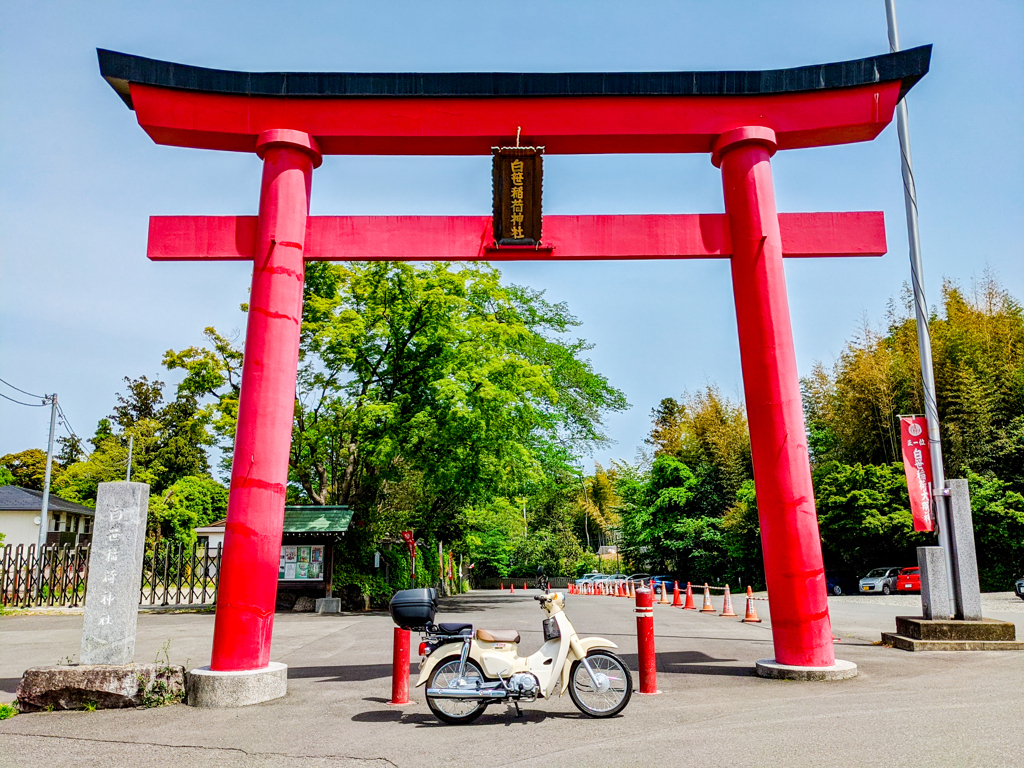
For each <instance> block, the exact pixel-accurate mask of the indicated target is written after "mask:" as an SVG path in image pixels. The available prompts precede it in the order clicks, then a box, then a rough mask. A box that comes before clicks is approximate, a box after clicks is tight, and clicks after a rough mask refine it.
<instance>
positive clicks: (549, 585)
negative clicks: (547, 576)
mask: <svg viewBox="0 0 1024 768" xmlns="http://www.w3.org/2000/svg"><path fill="white" fill-rule="evenodd" d="M550 591H551V582H550V581H549V582H548V592H550Z"/></svg>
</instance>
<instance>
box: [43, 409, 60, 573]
mask: <svg viewBox="0 0 1024 768" xmlns="http://www.w3.org/2000/svg"><path fill="white" fill-rule="evenodd" d="M47 400H49V401H50V442H49V445H48V446H47V448H46V477H45V478H44V480H43V508H42V511H41V512H40V513H39V554H40V555H42V553H43V547H45V546H46V534H47V533H48V532H49V527H50V521H49V517H50V515H49V512H50V473H51V469H52V467H53V430H54V427H55V426H56V425H57V393H56V392H54V393H53V394H52V395H50V396H49V397H47V398H45V399H44V400H43V402H46V401H47Z"/></svg>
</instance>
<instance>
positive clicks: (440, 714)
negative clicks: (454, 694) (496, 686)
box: [426, 656, 586, 725]
mask: <svg viewBox="0 0 1024 768" xmlns="http://www.w3.org/2000/svg"><path fill="white" fill-rule="evenodd" d="M585 671H586V670H584V672H585ZM462 676H463V678H464V679H466V680H468V681H470V682H472V683H476V684H477V685H482V684H483V683H484V675H483V673H482V672H481V671H480V667H478V666H477V665H476V662H474V661H472V660H471V659H466V668H465V670H464V671H463V675H462ZM458 679H459V657H458V656H452V657H450V658H447V659H444V660H443V661H442V662H441V663H440V664H438V665H437V667H436V668H435V669H434V673H433V674H432V675H431V676H430V680H428V681H427V687H428V688H452V687H453V686H454V684H455V681H456V680H458ZM426 699H427V706H428V707H430V711H431V712H433V713H434V714H435V715H436V716H437V719H438V720H440V721H441V722H443V723H448V724H449V725H465V724H467V723H472V722H473V721H474V720H476V719H477V718H478V717H480V715H482V714H483V713H484V710H485V709H486V708H487V703H486V702H483V701H473V700H466V699H461V700H460V699H435V698H432V697H430V696H427V697H426Z"/></svg>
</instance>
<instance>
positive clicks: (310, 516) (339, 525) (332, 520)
mask: <svg viewBox="0 0 1024 768" xmlns="http://www.w3.org/2000/svg"><path fill="white" fill-rule="evenodd" d="M351 522H352V510H351V509H349V508H348V507H345V506H333V507H321V506H311V507H285V508H284V532H285V533H344V532H345V531H347V530H348V526H349V523H351ZM227 524H228V519H227V518H226V517H225V518H224V519H222V520H217V521H216V522H213V523H210V524H209V525H204V526H200V527H199V528H196V530H197V531H200V530H201V531H209V530H211V529H214V528H224V527H226V526H227Z"/></svg>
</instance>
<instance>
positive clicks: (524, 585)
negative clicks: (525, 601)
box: [523, 581, 526, 592]
mask: <svg viewBox="0 0 1024 768" xmlns="http://www.w3.org/2000/svg"><path fill="white" fill-rule="evenodd" d="M525 591H526V582H525V581H524V582H523V592H525Z"/></svg>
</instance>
